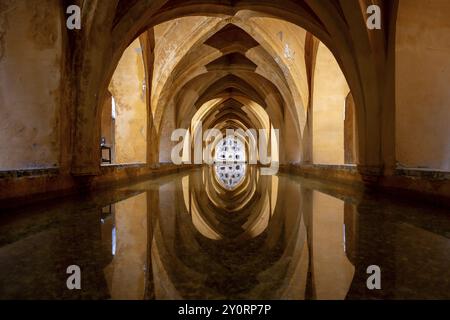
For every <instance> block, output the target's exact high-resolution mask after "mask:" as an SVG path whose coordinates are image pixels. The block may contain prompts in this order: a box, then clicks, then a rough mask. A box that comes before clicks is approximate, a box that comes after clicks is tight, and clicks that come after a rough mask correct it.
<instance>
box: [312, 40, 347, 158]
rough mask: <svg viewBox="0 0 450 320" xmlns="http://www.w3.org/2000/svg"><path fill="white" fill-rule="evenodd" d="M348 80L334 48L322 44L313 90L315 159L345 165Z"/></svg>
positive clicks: (319, 50) (318, 54)
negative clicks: (334, 53) (333, 51)
mask: <svg viewBox="0 0 450 320" xmlns="http://www.w3.org/2000/svg"><path fill="white" fill-rule="evenodd" d="M349 91H350V89H349V87H348V84H347V81H346V80H345V77H344V75H343V73H342V71H341V69H340V67H339V65H338V63H337V61H336V59H335V58H334V56H333V54H332V53H331V51H330V50H329V49H328V48H327V47H326V46H325V45H324V44H322V43H320V45H319V49H318V52H317V60H316V69H315V76H314V92H313V162H314V163H316V164H344V118H345V99H346V97H347V95H348V93H349Z"/></svg>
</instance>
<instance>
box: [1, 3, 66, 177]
mask: <svg viewBox="0 0 450 320" xmlns="http://www.w3.org/2000/svg"><path fill="white" fill-rule="evenodd" d="M60 15H61V8H60V2H59V1H57V0H46V1H41V0H19V1H1V2H0V111H1V113H0V170H13V169H31V168H44V167H56V166H58V165H59V157H60V138H59V133H60V130H59V121H60V119H59V104H60V103H61V92H60V85H61V67H62V63H63V61H62V60H63V59H62V33H61V32H62V31H61V20H60Z"/></svg>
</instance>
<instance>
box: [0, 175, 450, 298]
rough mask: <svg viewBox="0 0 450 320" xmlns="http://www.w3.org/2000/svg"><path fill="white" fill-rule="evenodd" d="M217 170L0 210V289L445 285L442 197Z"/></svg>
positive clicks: (313, 292) (362, 293) (99, 293)
mask: <svg viewBox="0 0 450 320" xmlns="http://www.w3.org/2000/svg"><path fill="white" fill-rule="evenodd" d="M219 180H220V179H217V178H216V177H215V176H214V171H213V170H210V168H204V169H197V170H192V171H187V172H185V173H179V174H175V175H171V176H165V177H161V178H157V179H153V180H149V181H145V182H140V183H134V184H130V185H128V186H122V187H120V188H116V189H109V190H103V191H99V192H97V193H95V194H90V195H83V196H81V195H80V196H74V197H70V198H64V199H60V200H58V201H54V202H47V203H41V204H39V205H33V206H27V207H21V208H16V209H11V210H7V211H5V210H4V211H3V212H1V214H0V298H1V299H418V298H424V299H449V298H450V215H449V210H448V208H441V207H438V206H433V205H432V204H431V205H430V204H426V203H421V202H418V201H416V200H415V199H408V198H402V199H399V198H394V197H393V196H389V195H379V194H377V195H375V194H373V195H371V194H367V193H364V192H362V191H361V190H357V189H352V188H350V187H345V186H339V185H333V184H330V183H327V182H322V181H317V180H306V179H302V178H299V177H296V176H288V175H284V174H282V175H279V176H261V175H259V172H258V170H256V169H254V168H249V169H248V172H247V176H246V178H245V180H244V181H243V182H240V183H241V184H240V185H239V186H237V187H236V189H234V190H232V191H230V190H225V189H224V188H221V186H220V181H219ZM71 265H77V266H79V267H80V268H81V289H80V290H69V289H68V288H67V279H68V277H69V276H70V274H67V268H68V267H69V266H71ZM372 265H375V266H378V267H379V268H380V270H381V273H380V285H381V289H379V290H377V289H375V290H369V289H368V288H367V280H368V278H369V277H370V276H371V274H368V273H367V268H368V267H369V266H372Z"/></svg>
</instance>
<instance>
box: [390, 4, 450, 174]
mask: <svg viewBox="0 0 450 320" xmlns="http://www.w3.org/2000/svg"><path fill="white" fill-rule="evenodd" d="M449 13H450V2H449V1H447V0H429V1H427V3H426V5H424V3H423V1H421V0H401V1H400V7H399V13H398V21H397V48H396V59H397V61H396V76H397V78H396V154H397V161H398V163H399V164H400V165H401V166H405V167H425V168H432V169H443V170H450V125H449V121H450V90H449V84H450V60H449V56H450V19H449V16H448V15H449Z"/></svg>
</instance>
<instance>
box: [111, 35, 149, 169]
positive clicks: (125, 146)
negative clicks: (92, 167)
mask: <svg viewBox="0 0 450 320" xmlns="http://www.w3.org/2000/svg"><path fill="white" fill-rule="evenodd" d="M110 92H111V94H112V96H113V97H114V99H115V101H116V121H115V131H114V132H115V162H116V163H119V164H123V163H144V162H146V161H147V154H146V152H147V141H146V140H147V104H146V93H145V69H144V61H143V57H142V49H141V45H140V43H139V39H136V40H135V41H134V42H133V43H132V44H131V45H130V46H129V47H128V48H127V49H126V50H125V52H124V53H123V56H122V58H121V60H120V62H119V64H118V66H117V69H116V71H115V73H114V75H113V78H112V80H111V84H110Z"/></svg>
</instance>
